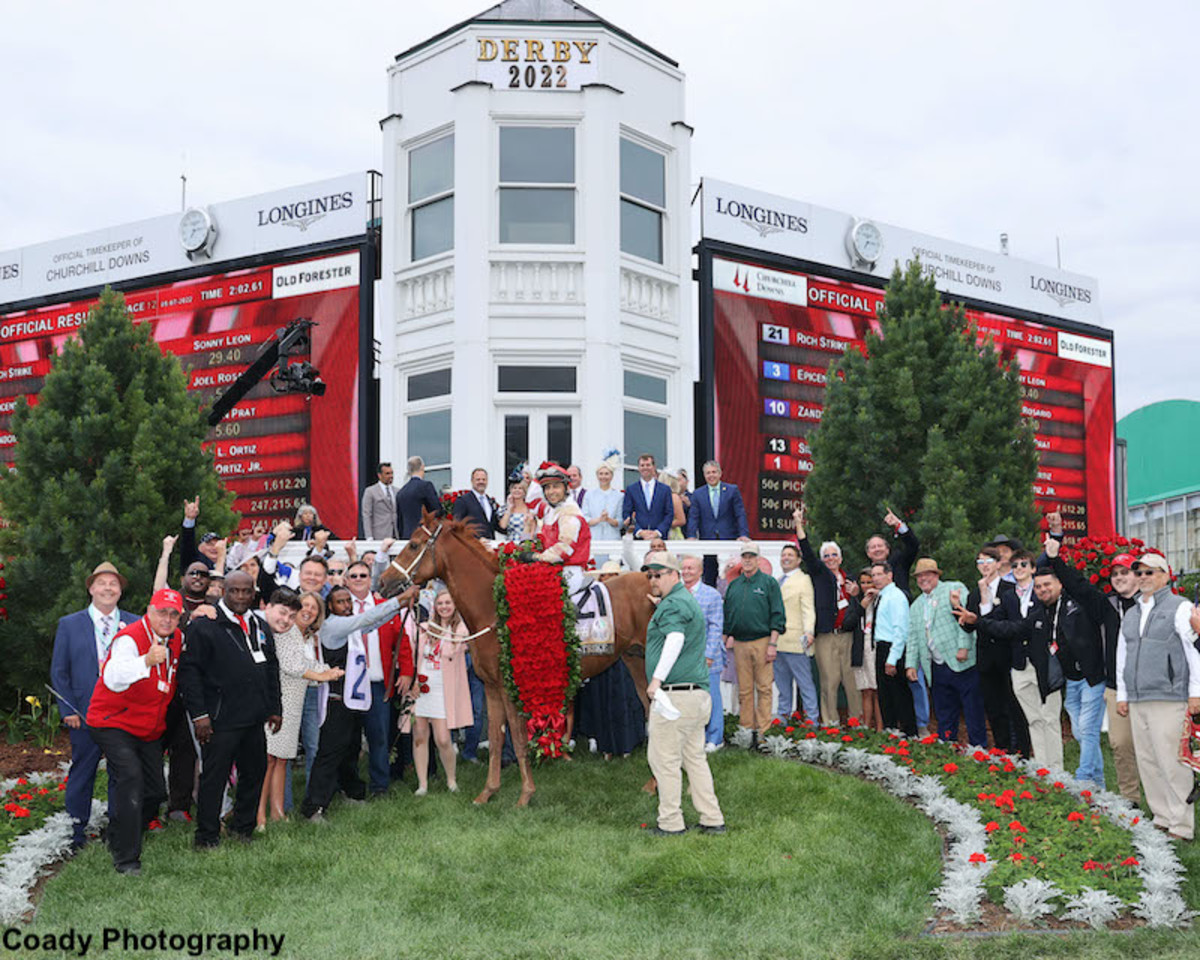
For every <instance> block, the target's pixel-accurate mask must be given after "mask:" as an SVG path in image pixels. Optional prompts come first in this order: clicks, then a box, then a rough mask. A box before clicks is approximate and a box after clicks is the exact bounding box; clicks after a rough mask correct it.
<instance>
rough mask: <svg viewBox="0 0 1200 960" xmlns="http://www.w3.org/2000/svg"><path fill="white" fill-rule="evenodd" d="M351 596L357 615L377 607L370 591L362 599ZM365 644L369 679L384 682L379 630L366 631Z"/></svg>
mask: <svg viewBox="0 0 1200 960" xmlns="http://www.w3.org/2000/svg"><path fill="white" fill-rule="evenodd" d="M350 598H351V599H352V600H353V601H354V613H355V616H357V615H358V614H360V613H366V612H367V611H368V610H373V609H374V608H375V598H374V597H373V596H372V595H371V594H369V593H368V594H367V595H366V596H365V597H363V598H362V599H361V600H360V599H359V598H358V597H356V596H354V595H353V594H351V595H350ZM363 644H364V645H365V646H366V648H367V661H368V666H367V679H368V680H370V681H372V682H374V683H382V682H383V653H382V652H381V651H380V649H379V631H378V630H372V631H371V632H370V633H364V634H363Z"/></svg>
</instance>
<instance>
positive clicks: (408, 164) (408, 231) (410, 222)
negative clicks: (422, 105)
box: [403, 124, 458, 264]
mask: <svg viewBox="0 0 1200 960" xmlns="http://www.w3.org/2000/svg"><path fill="white" fill-rule="evenodd" d="M453 136H454V126H453V124H451V125H450V126H445V127H441V128H439V129H438V130H435V131H432V132H430V133H427V134H425V135H423V136H421V137H420V138H418V139H416V140H412V141H410V142H409V143H406V144H404V145H403V149H404V151H405V153H404V161H405V167H404V169H405V177H404V201H405V207H404V224H405V231H404V246H405V249H406V250H407V252H408V262H409V263H410V264H412V263H426V262H429V261H432V260H435V259H436V258H438V257H444V256H446V255H447V254H451V253H453V252H454V244H455V242H456V240H457V238H456V237H455V236H454V221H453V219H451V222H450V246H449V247H448V248H447V249H445V250H439V251H438V252H437V253H431V254H428V255H427V256H424V257H420V258H418V257H417V256H416V250H415V248H414V246H413V230H414V229H415V226H416V224H415V214H416V211H417V210H419V209H421V208H422V207H428V206H430V205H431V204H434V203H438V202H439V201H441V200H446V199H450V200H453V199H454V190H455V186H456V177H455V176H454V170H453V169H452V170H451V176H450V188H449V189H448V190H442V191H441V192H439V193H431V194H430V195H429V196H427V197H422V198H421V199H420V200H410V199H409V184H410V178H411V176H412V155H413V152H414V151H416V150H420V149H421V148H422V147H428V146H429V145H430V144H434V143H437V142H438V141H439V140H443V139H445V138H446V137H453ZM454 155H455V157H457V155H458V142H457V140H456V141H455V144H454ZM456 165H457V161H456Z"/></svg>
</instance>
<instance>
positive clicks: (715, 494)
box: [708, 486, 721, 517]
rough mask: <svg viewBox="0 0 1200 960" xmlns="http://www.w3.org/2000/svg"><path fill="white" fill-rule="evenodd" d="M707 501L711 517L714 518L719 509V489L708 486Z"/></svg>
mask: <svg viewBox="0 0 1200 960" xmlns="http://www.w3.org/2000/svg"><path fill="white" fill-rule="evenodd" d="M708 500H709V503H711V504H712V510H713V516H714V517H715V516H716V515H717V510H719V509H720V507H721V488H720V487H714V486H709V488H708Z"/></svg>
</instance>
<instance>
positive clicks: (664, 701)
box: [650, 690, 683, 720]
mask: <svg viewBox="0 0 1200 960" xmlns="http://www.w3.org/2000/svg"><path fill="white" fill-rule="evenodd" d="M650 709H651V710H653V711H654V712H655V713H657V714H658V715H659V716H660V717H662V718H663V719H664V720H678V719H679V718H680V717H682V716H683V714H682V713H680V712H679V708H678V707H677V706H675V704H673V703H672V702H671V698H670V697H668V696H667V692H666V691H665V690H659V691H658V693H656V694H655V695H654V704H653V706H651V707H650Z"/></svg>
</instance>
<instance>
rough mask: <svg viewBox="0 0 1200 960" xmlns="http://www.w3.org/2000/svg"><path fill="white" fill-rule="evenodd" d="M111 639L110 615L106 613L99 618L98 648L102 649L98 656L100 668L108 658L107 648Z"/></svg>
mask: <svg viewBox="0 0 1200 960" xmlns="http://www.w3.org/2000/svg"><path fill="white" fill-rule="evenodd" d="M111 638H112V614H110V613H106V614H104V615H103V616H102V617H101V618H100V646H102V647H103V648H104V652H103V653H101V654H100V666H102V667H103V666H104V659H105V658H106V657H107V656H108V648H109V645H110V644H111V642H112V641H111Z"/></svg>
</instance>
